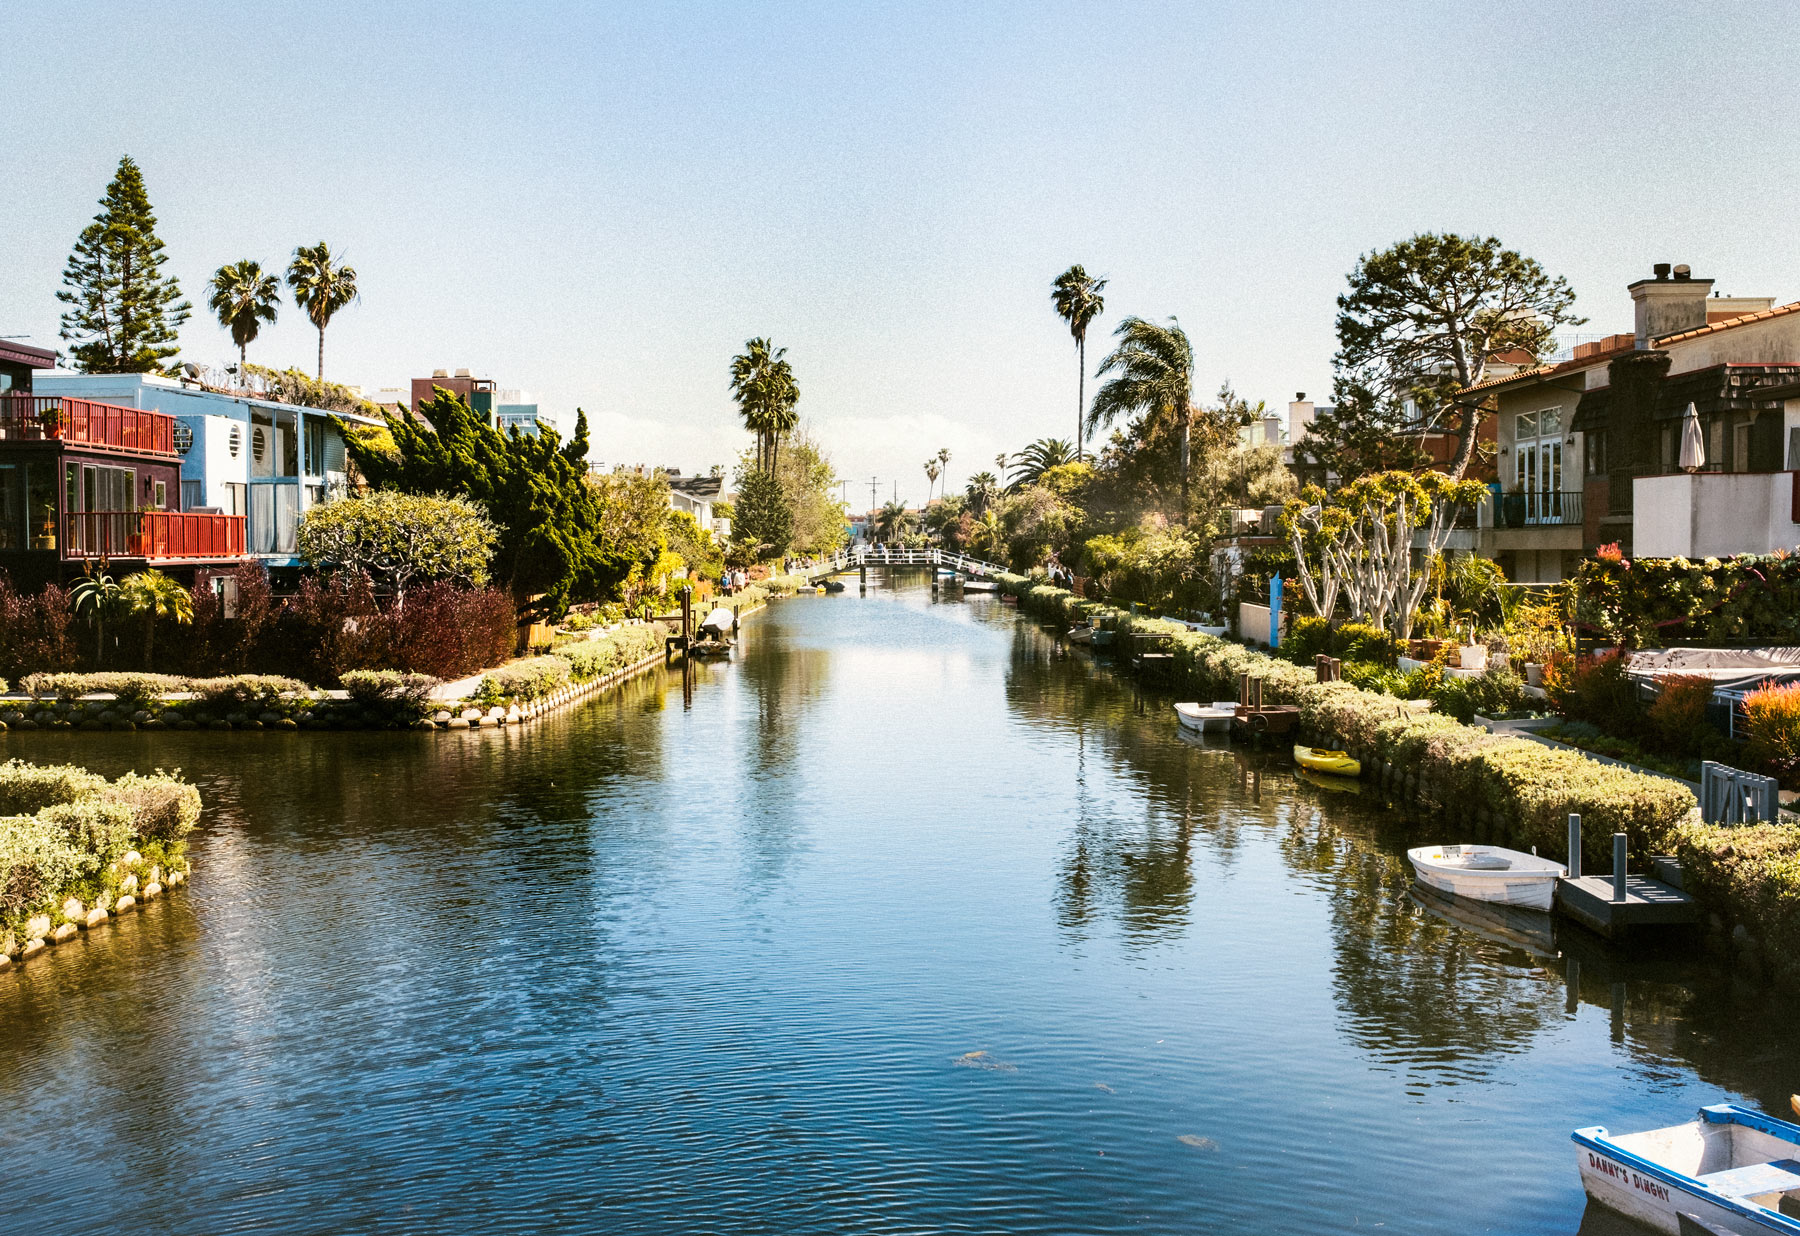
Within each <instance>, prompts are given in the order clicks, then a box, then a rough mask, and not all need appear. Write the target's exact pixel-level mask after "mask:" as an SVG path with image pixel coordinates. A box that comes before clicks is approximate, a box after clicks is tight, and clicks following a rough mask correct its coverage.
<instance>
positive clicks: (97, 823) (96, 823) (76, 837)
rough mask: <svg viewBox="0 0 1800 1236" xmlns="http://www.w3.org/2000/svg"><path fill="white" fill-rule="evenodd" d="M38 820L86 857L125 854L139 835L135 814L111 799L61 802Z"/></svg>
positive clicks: (46, 811)
mask: <svg viewBox="0 0 1800 1236" xmlns="http://www.w3.org/2000/svg"><path fill="white" fill-rule="evenodd" d="M190 788H192V787H190ZM38 818H39V819H42V820H48V821H50V822H51V823H52V824H54V825H56V827H57V828H59V829H61V830H62V835H63V839H64V840H65V841H67V842H68V843H69V844H70V845H72V846H74V847H75V848H76V849H77V850H80V851H82V852H83V853H87V854H95V855H106V856H109V857H110V856H112V855H115V854H123V853H124V852H125V851H127V850H129V849H130V848H131V841H132V838H133V836H135V835H140V834H139V830H138V828H137V827H136V825H137V816H136V813H135V812H134V811H133V810H132V809H131V807H130V806H128V805H127V804H125V803H123V802H118V801H115V800H114V799H112V798H110V797H109V798H86V799H83V800H82V801H80V802H74V803H58V804H57V805H56V806H54V807H46V808H44V809H43V810H42V811H40V812H38Z"/></svg>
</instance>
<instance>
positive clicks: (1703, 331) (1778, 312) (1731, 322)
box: [1654, 300, 1800, 347]
mask: <svg viewBox="0 0 1800 1236" xmlns="http://www.w3.org/2000/svg"><path fill="white" fill-rule="evenodd" d="M1790 313H1800V300H1797V301H1795V302H1794V303H1793V304H1791V305H1776V306H1775V307H1774V308H1773V309H1763V310H1759V311H1758V312H1756V313H1746V314H1744V315H1743V316H1742V317H1736V318H1726V319H1725V320H1724V321H1723V322H1708V323H1707V324H1706V325H1705V326H1697V327H1695V328H1694V329H1693V330H1684V331H1682V332H1681V333H1680V334H1679V335H1664V336H1662V337H1661V338H1660V339H1657V340H1654V342H1655V344H1656V345H1657V346H1658V347H1662V346H1664V345H1665V344H1670V343H1679V342H1680V341H1681V340H1683V339H1697V338H1699V337H1700V336H1701V335H1716V334H1718V333H1719V332H1720V331H1722V330H1731V329H1733V328H1734V327H1738V326H1748V325H1750V324H1751V323H1752V322H1766V321H1768V320H1769V319H1770V318H1780V317H1786V316H1787V315H1788V314H1790Z"/></svg>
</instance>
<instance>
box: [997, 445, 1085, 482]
mask: <svg viewBox="0 0 1800 1236" xmlns="http://www.w3.org/2000/svg"><path fill="white" fill-rule="evenodd" d="M1013 460H1014V463H1015V465H1016V468H1017V470H1016V471H1015V472H1014V474H1013V479H1012V485H1011V488H1013V489H1023V488H1025V486H1027V485H1035V484H1036V483H1037V482H1038V481H1039V480H1040V479H1041V478H1042V477H1043V475H1044V473H1046V472H1048V471H1050V469H1052V468H1058V467H1061V466H1062V465H1063V464H1066V463H1073V462H1074V460H1075V450H1074V448H1073V447H1071V446H1070V445H1069V443H1068V440H1067V439H1065V438H1039V439H1038V440H1037V441H1036V442H1033V443H1032V444H1031V445H1029V446H1027V447H1026V448H1025V449H1024V450H1022V451H1020V452H1019V453H1018V454H1017V455H1014V456H1013Z"/></svg>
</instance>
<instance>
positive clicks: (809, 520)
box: [775, 431, 848, 554]
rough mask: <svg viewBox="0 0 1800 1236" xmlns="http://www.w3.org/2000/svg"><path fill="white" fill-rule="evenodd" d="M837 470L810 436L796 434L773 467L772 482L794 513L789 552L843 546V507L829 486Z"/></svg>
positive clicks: (815, 551) (821, 551) (813, 551)
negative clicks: (779, 484) (773, 478)
mask: <svg viewBox="0 0 1800 1236" xmlns="http://www.w3.org/2000/svg"><path fill="white" fill-rule="evenodd" d="M836 475H837V469H836V468H834V467H832V465H831V460H829V459H827V458H826V457H825V452H824V449H823V448H822V447H821V446H820V445H819V444H818V442H817V441H816V440H814V439H813V438H812V436H811V435H809V434H807V433H805V432H804V431H795V432H794V433H792V434H790V435H789V437H788V445H787V450H785V451H783V452H782V455H781V459H780V462H779V463H777V465H776V467H775V479H776V480H778V481H779V482H780V483H781V492H782V493H783V494H785V495H786V496H787V504H788V509H789V510H790V511H792V512H793V517H794V522H793V537H792V539H791V540H790V541H789V542H788V546H789V548H790V549H792V550H794V551H795V552H796V553H802V554H828V553H830V552H831V551H832V550H834V549H836V548H837V547H838V546H840V545H842V544H843V543H844V540H845V538H846V536H847V535H848V533H847V532H846V530H845V524H846V519H845V515H844V504H843V502H841V501H840V500H839V498H838V496H837V492H834V486H833V484H832V481H833V479H834V478H835V477H836Z"/></svg>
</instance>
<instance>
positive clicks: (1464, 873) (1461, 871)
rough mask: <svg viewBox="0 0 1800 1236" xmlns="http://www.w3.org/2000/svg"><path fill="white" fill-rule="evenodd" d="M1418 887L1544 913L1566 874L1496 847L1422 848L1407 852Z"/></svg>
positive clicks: (1556, 867)
mask: <svg viewBox="0 0 1800 1236" xmlns="http://www.w3.org/2000/svg"><path fill="white" fill-rule="evenodd" d="M1406 859H1407V861H1408V862H1410V863H1411V864H1412V865H1413V873H1414V874H1415V875H1417V876H1418V877H1419V882H1420V883H1421V884H1425V885H1429V886H1430V887H1432V888H1435V889H1437V890H1438V891H1439V892H1442V893H1449V894H1450V895H1451V896H1452V897H1468V898H1471V899H1472V900H1475V901H1493V902H1498V903H1499V904H1500V905H1507V906H1526V907H1528V908H1530V909H1533V910H1548V909H1549V908H1550V903H1551V901H1552V900H1553V899H1554V898H1555V896H1556V882H1557V880H1559V879H1561V878H1562V877H1563V876H1565V875H1567V874H1568V870H1567V869H1566V868H1565V867H1564V866H1563V865H1562V864H1561V863H1559V862H1556V861H1554V860H1552V859H1548V858H1539V857H1538V856H1537V855H1535V854H1523V853H1520V852H1519V851H1518V850H1508V849H1504V848H1502V847H1500V846H1497V845H1425V846H1419V847H1418V848H1416V849H1411V850H1408V851H1407V852H1406Z"/></svg>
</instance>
